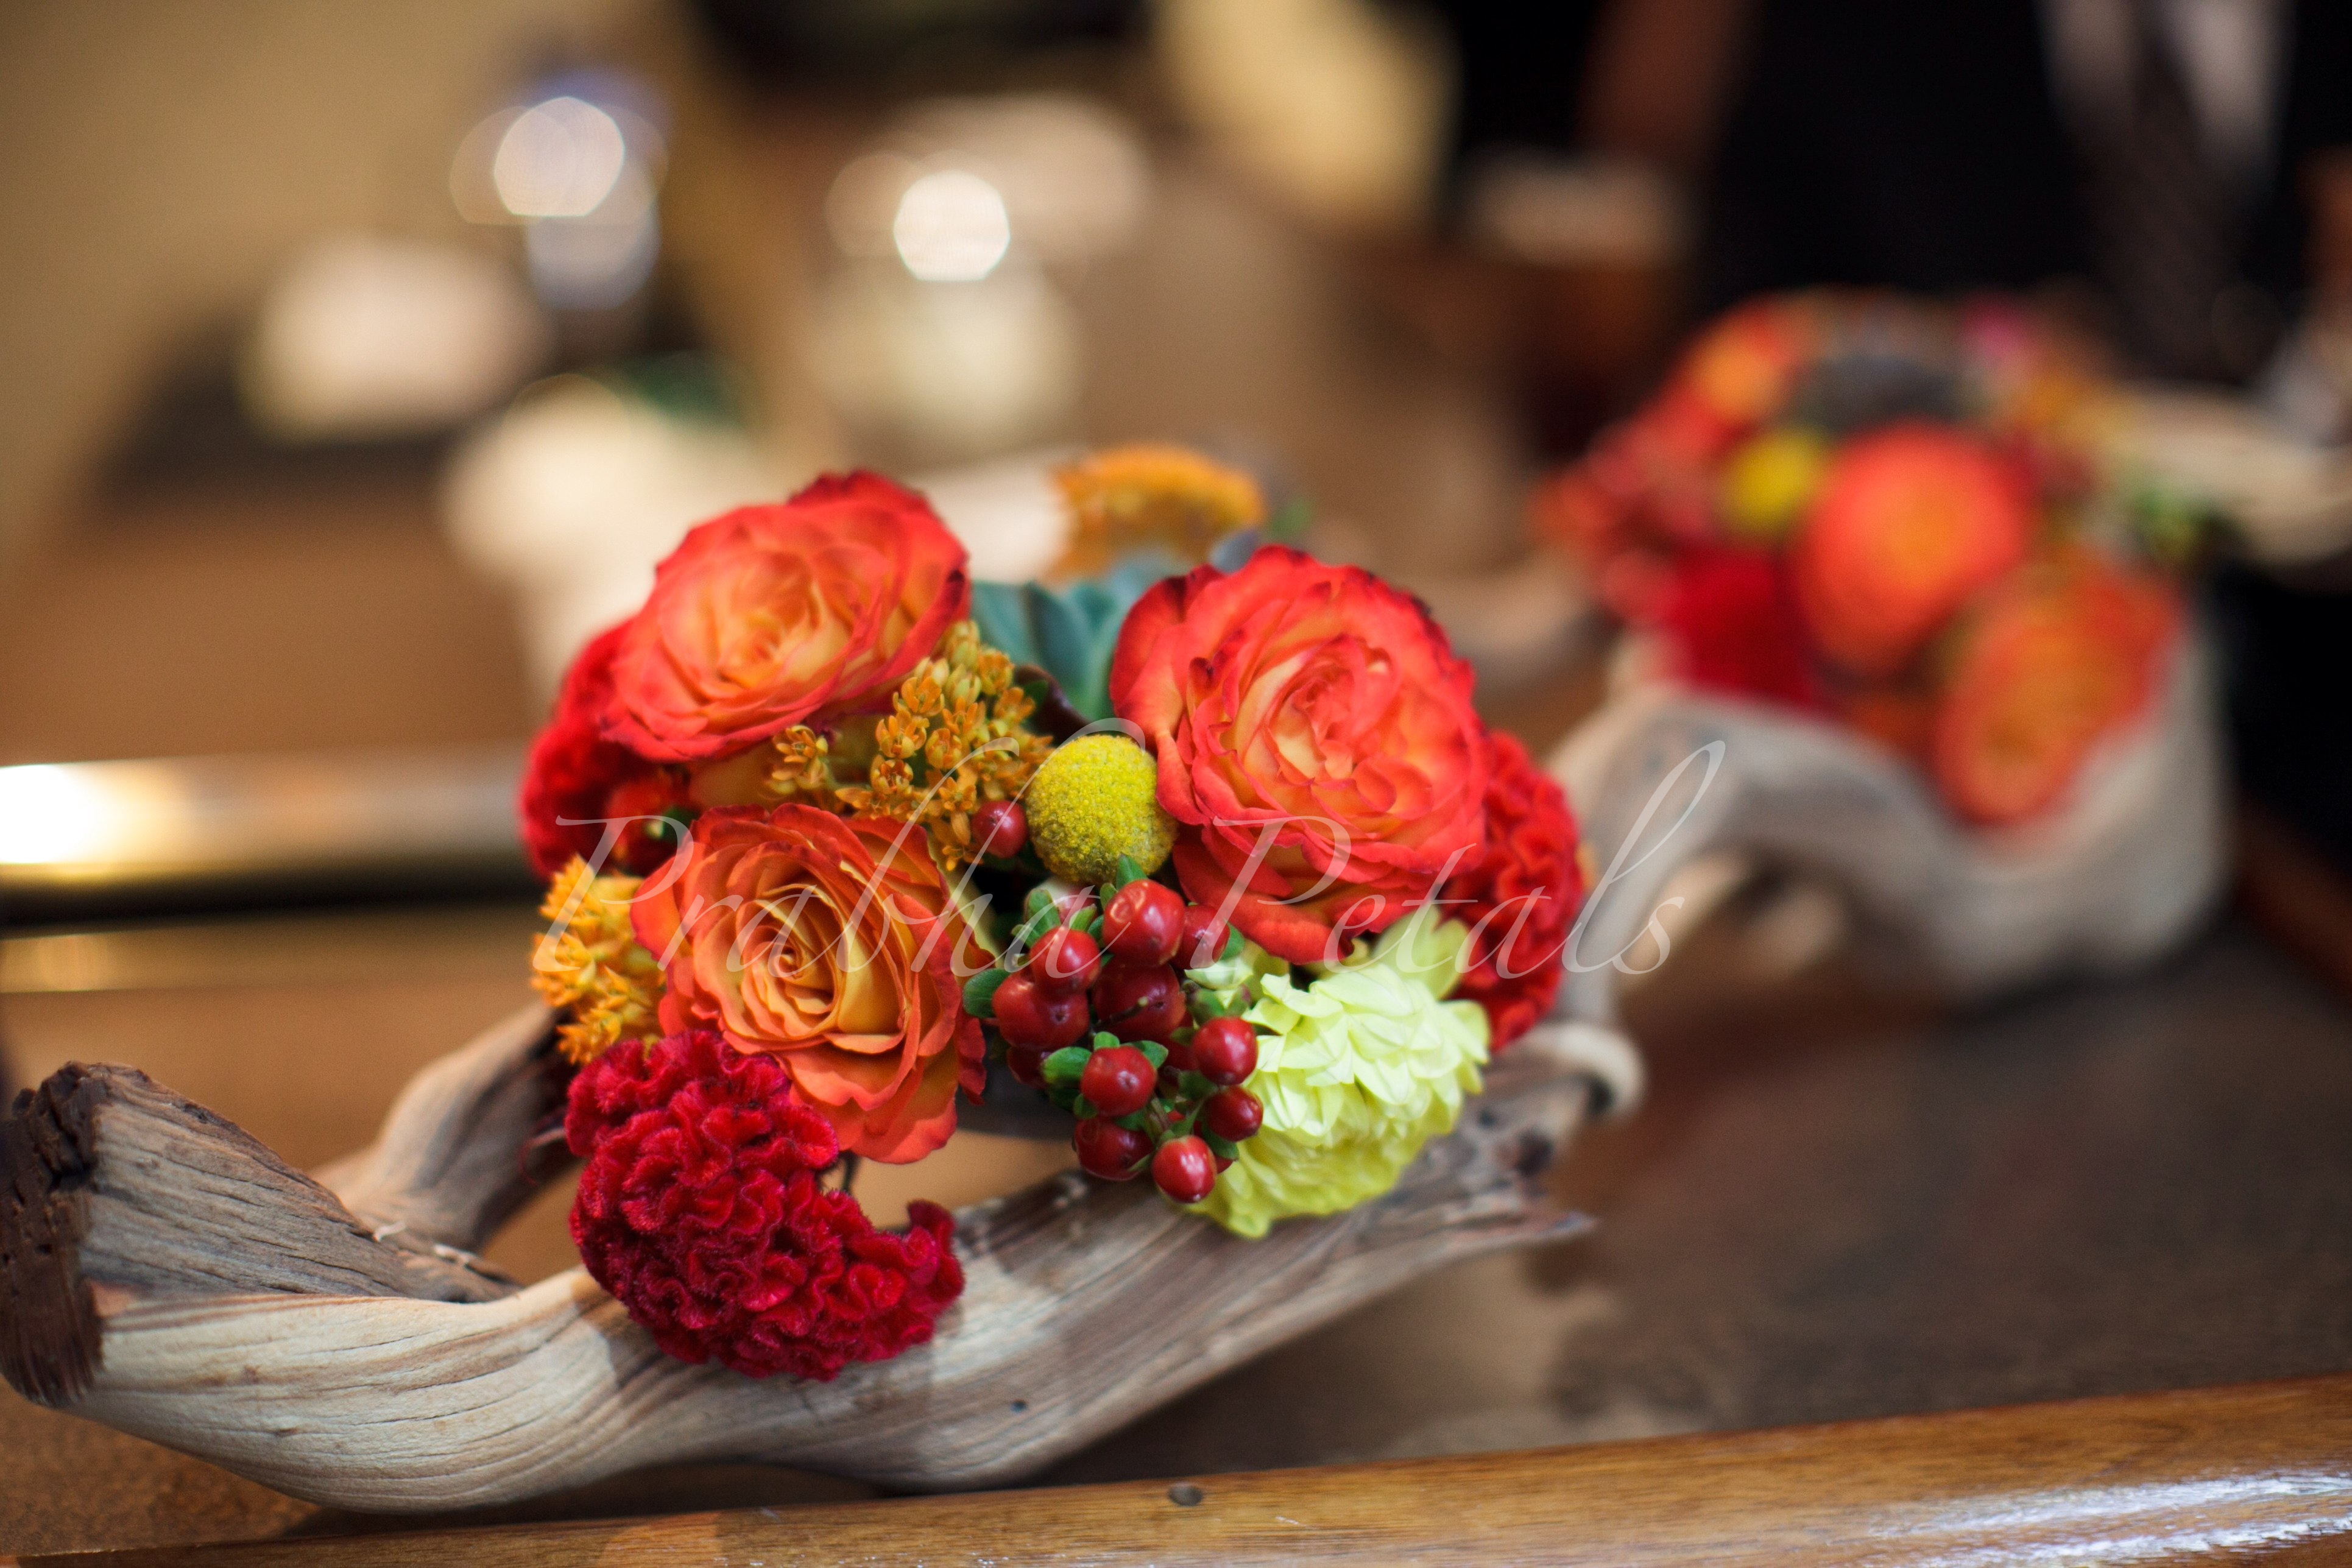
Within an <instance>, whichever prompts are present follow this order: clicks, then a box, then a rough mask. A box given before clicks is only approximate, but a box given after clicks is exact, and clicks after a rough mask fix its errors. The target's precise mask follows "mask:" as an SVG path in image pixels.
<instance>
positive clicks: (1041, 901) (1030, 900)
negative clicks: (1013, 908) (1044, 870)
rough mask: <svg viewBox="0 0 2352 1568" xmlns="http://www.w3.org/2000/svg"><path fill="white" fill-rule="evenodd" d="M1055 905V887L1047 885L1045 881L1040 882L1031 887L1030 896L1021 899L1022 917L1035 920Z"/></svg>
mask: <svg viewBox="0 0 2352 1568" xmlns="http://www.w3.org/2000/svg"><path fill="white" fill-rule="evenodd" d="M1053 907H1054V889H1051V888H1048V887H1047V886H1045V883H1043V882H1040V883H1038V884H1037V885H1036V886H1035V887H1034V888H1032V889H1029V892H1028V896H1027V897H1025V898H1024V899H1023V900H1021V914H1022V918H1023V919H1024V920H1035V919H1036V918H1037V917H1038V916H1039V915H1041V914H1044V913H1045V912H1046V911H1047V910H1051V909H1053Z"/></svg>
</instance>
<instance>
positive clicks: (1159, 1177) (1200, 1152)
mask: <svg viewBox="0 0 2352 1568" xmlns="http://www.w3.org/2000/svg"><path fill="white" fill-rule="evenodd" d="M1151 1179H1152V1181H1153V1182H1155V1183H1157V1184H1159V1187H1160V1191H1161V1192H1163V1193H1166V1194H1168V1195H1169V1196H1170V1197H1171V1198H1174V1199H1175V1200H1176V1201H1177V1202H1178V1203H1180V1204H1197V1203H1199V1202H1200V1201H1201V1200H1202V1198H1205V1197H1207V1196H1208V1195H1209V1190H1210V1189H1211V1188H1213V1187H1214V1186H1215V1185H1216V1184H1217V1157H1216V1156H1215V1155H1214V1154H1212V1153H1211V1152H1209V1146H1208V1145H1207V1144H1206V1143H1203V1142H1201V1141H1200V1140H1199V1139H1198V1138H1171V1139H1170V1140H1168V1142H1165V1143H1162V1144H1161V1145H1160V1152H1159V1153H1157V1154H1154V1155H1153V1156H1151Z"/></svg>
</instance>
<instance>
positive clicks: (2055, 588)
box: [1929, 551, 2180, 823]
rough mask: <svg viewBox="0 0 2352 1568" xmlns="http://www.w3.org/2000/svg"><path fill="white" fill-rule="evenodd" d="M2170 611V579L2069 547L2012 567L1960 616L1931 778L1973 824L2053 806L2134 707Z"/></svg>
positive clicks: (2145, 689)
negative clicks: (2094, 750)
mask: <svg viewBox="0 0 2352 1568" xmlns="http://www.w3.org/2000/svg"><path fill="white" fill-rule="evenodd" d="M2179 615H2180V608H2179V600H2178V598H2177V597H2176V596H2175V595H2174V593H2173V591H2172V589H2171V587H2170V585H2169V584H2165V583H2163V582H2161V581H2159V580H2158V579H2156V578H2154V577H2152V576H2148V575H2145V574H2137V573H2128V572H2126V571H2123V570H2121V569H2119V568H2117V567H2116V566H2113V565H2111V564H2109V563H2106V562H2105V561H2104V560H2101V559H2100V558H2099V557H2097V556H2095V555H2094V554H2092V553H2091V552H2088V551H2076V552H2070V553H2069V554H2067V555H2065V556H2062V557H2059V558H2057V559H2055V560H2052V561H2049V562H2043V563H2035V564H2034V565H2032V566H2031V567H2028V568H2027V569H2026V570H2024V571H2022V572H2020V573H2018V574H2016V575H2015V576H2013V577H2012V578H2011V579H2010V580H2009V581H2007V582H2005V583H2003V584H2000V586H1999V587H1997V588H1995V589H1994V590H1993V591H1992V592H1991V593H1990V594H1989V595H1986V596H1985V600H1984V602H1983V603H1982V604H1981V605H1979V606H1978V607H1977V608H1976V610H1975V611H1974V612H1973V613H1972V615H1971V616H1970V617H1969V622H1968V624H1967V625H1966V626H1965V627H1964V628H1963V630H1962V632H1961V634H1960V640H1959V644H1958V650H1957V654H1956V657H1955V658H1954V659H1953V661H1952V665H1951V668H1950V671H1949V673H1948V675H1947V677H1946V679H1945V681H1944V689H1943V694H1942V699H1941V700H1940V701H1939V702H1938V703H1937V708H1936V711H1935V718H1934V728H1933V731H1932V734H1931V737H1930V742H1929V744H1930V752H1929V763H1930V765H1931V767H1932V768H1933V770H1934V773H1935V776H1936V784H1937V788H1939V789H1940V790H1941V791H1942V792H1943V795H1944V798H1945V800H1946V801H1947V802H1948V803H1949V804H1950V805H1951V807H1952V809H1953V810H1955V811H1957V812H1958V813H1959V814H1960V815H1961V816H1965V817H1967V818H1969V820H1971V821H1974V822H1982V823H2004V822H2017V821H2021V820H2022V819H2024V818H2026V817H2029V816H2033V815H2034V814H2035V813H2037V812H2039V811H2042V809H2044V808H2045V807H2047V806H2049V805H2052V804H2053V803H2054V802H2055V801H2056V800H2057V799H2058V798H2059V797H2060V796H2061V795H2063V793H2064V792H2065V790H2066V787H2067V785H2068V784H2072V783H2073V782H2074V775H2075V773H2076V772H2077V771H2078V770H2079V769H2080V768H2081V766H2082V764H2083V761H2084V758H2085V757H2086V756H2088V755H2089V753H2090V752H2091V750H2092V748H2093V747H2094V746H2095V745H2096V744H2097V742H2099V740H2100V739H2101V738H2102V737H2103V736H2105V735H2106V734H2108V733H2110V732H2111V731H2114V730H2115V728H2116V726H2117V725H2119V724H2121V723H2123V722H2124V721H2126V720H2127V719H2129V718H2130V717H2131V716H2132V715H2133V714H2135V713H2137V712H2138V711H2139V710H2140V709H2141V707H2142V706H2143V705H2144V704H2145V703H2146V702H2147V700H2148V696H2149V694H2150V692H2151V691H2152V690H2153V689H2154V685H2155V673H2156V668H2157V664H2158V654H2159V653H2160V652H2161V651H2162V650H2163V648H2164V647H2166V646H2167V645H2168V643H2169V642H2170V641H2171V638H2172V636H2173V632H2174V628H2175V627H2176V626H2178V624H2179Z"/></svg>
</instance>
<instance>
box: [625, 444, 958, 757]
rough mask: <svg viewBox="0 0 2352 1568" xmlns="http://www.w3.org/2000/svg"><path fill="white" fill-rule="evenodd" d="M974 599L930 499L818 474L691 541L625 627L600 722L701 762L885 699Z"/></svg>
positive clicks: (864, 480)
mask: <svg viewBox="0 0 2352 1568" xmlns="http://www.w3.org/2000/svg"><path fill="white" fill-rule="evenodd" d="M970 606H971V575H970V573H969V572H968V571H967V569H966V565H965V555H964V548H963V546H962V545H961V543H959V542H957V540H956V538H955V536H954V535H953V534H951V533H950V532H949V531H947V529H946V527H945V526H944V525H943V524H942V523H941V522H940V520H939V518H938V517H937V516H935V515H934V514H933V513H932V511H931V509H930V506H929V503H927V502H926V501H925V500H923V498H922V497H920V496H919V495H917V494H915V493H914V492H913V491H912V490H908V489H900V488H899V487H898V486H897V485H894V484H892V483H891V482H890V481H889V480H887V479H879V478H877V477H876V476H875V475H872V474H866V473H857V474H849V475H846V476H832V477H828V478H825V479H819V480H817V481H816V482H815V483H814V484H813V485H811V486H809V487H808V488H807V489H804V490H803V491H801V493H800V494H798V495H796V496H794V497H793V499H792V500H788V501H786V502H784V503H783V504H782V506H747V507H744V508H741V509H740V510H736V511H730V512H729V513H727V515H725V516H724V517H720V518H716V519H713V520H712V521H709V522H706V523H704V524H702V525H701V526H700V527H698V528H697V529H696V530H694V531H693V532H691V533H689V534H688V535H687V536H686V539H685V541H684V542H682V543H680V544H679V545H678V547H677V549H676V550H674V551H672V552H670V555H669V558H668V559H667V560H666V561H664V562H663V563H661V566H660V568H659V569H658V570H657V571H656V573H655V574H654V590H653V594H652V595H651V596H650V597H648V598H647V599H646V605H645V608H644V609H642V610H640V611H638V612H637V615H636V617H635V619H634V620H632V621H631V622H630V623H629V624H628V626H627V628H626V629H625V631H624V632H623V633H622V634H621V640H620V644H619V647H617V648H616V649H615V650H614V659H613V697H612V703H611V706H610V707H608V708H607V709H606V710H605V715H604V732H605V734H606V735H607V736H608V737H609V738H610V739H612V740H614V741H617V742H620V743H621V744H622V745H624V746H626V747H628V748H629V749H630V750H631V751H633V752H636V753H637V754H638V755H640V756H643V757H647V758H651V759H653V760H656V761H658V762H672V763H679V762H700V761H704V760H707V759H709V758H712V757H719V756H724V755H726V754H728V753H729V752H740V751H742V750H744V749H745V748H747V747H749V746H750V745H751V743H752V742H756V741H761V740H764V739H766V738H767V737H768V736H770V735H772V734H774V733H776V732H777V731H780V730H782V729H785V728H787V727H789V726H791V725H793V724H800V723H806V722H809V721H822V720H823V719H824V718H826V717H829V716H832V715H835V714H840V713H846V712H855V711H857V710H861V709H865V708H878V707H882V706H885V705H887V703H888V701H889V696H890V692H891V690H892V689H894V688H895V687H897V685H898V682H899V681H901V680H903V679H906V676H907V672H908V670H911V669H912V668H914V667H915V666H916V664H917V663H919V661H920V660H922V659H923V658H926V657H928V656H929V653H930V651H931V649H932V648H933V647H935V646H937V644H938V643H939V640H940V634H941V633H942V632H944V631H946V630H947V628H948V627H949V626H950V625H952V624H953V623H955V622H957V621H960V620H961V619H962V618H963V617H964V615H965V613H966V611H967V610H968V609H969V608H970Z"/></svg>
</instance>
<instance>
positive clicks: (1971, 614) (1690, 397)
mask: <svg viewBox="0 0 2352 1568" xmlns="http://www.w3.org/2000/svg"><path fill="white" fill-rule="evenodd" d="M2126 417H2127V413H2126V409H2125V408H2124V407H2123V406H2122V405H2121V403H2120V401H2119V399H2118V397H2117V395H2116V392H2115V389H2114V387H2113V385H2112V384H2111V383H2110V382H2109V381H2108V379H2107V378H2106V377H2105V375H2104V374H2102V373H2101V371H2100V370H2099V368H2098V366H2097V362H2096V360H2095V356H2094V355H2093V353H2091V352H2090V351H2089V350H2088V349H2087V348H2085V347H2084V346H2083V345H2081V344H2080V343H2078V342H2074V341H2071V340H2069V339H2068V338H2067V337H2066V336H2065V335H2063V333H2060V332H2058V331H2053V329H2052V328H2051V327H2049V326H2048V325H2047V324H2046V323H2044V322H2042V321H2039V320H2037V319H2036V318H2035V317H2034V316H2033V315H2032V313H2031V312H2029V311H2028V310H2024V309H2023V308H2021V307H2020V306H2018V305H2015V304H2012V303H2010V302H2006V301H2002V300H1992V299H1985V300H1973V301H1970V302H1969V303H1966V304H1963V305H1960V306H1957V307H1953V308H1949V309H1937V308H1935V307H1932V306H1928V305H1926V304H1922V303H1917V302H1914V301H1911V300H1905V299H1900V298H1896V297H1892V296H1882V295H1867V294H1838V293H1811V294H1799V295H1788V296H1778V297H1773V298H1770V299H1767V300H1759V301H1756V302H1754V303H1751V304H1748V305H1746V306H1742V307H1741V308H1739V309H1738V310H1734V311H1732V312H1731V313H1729V314H1727V315H1726V316H1725V317H1723V318H1721V319H1720V320H1718V321H1716V322H1714V323H1713V324H1711V325H1710V326H1708V327H1706V329H1704V330H1703V331H1701V332H1700V333H1699V334H1698V335H1697V337H1696V339H1695V340H1694V342H1692V343H1691V344H1690V346H1689V347H1688V348H1686V349H1685V351H1683V353H1681V355H1680V356H1679V357H1678V358H1677V360H1676V361H1675V367H1674V369H1673V370H1672V372H1671V373H1670V374H1668V376H1667V377H1666V380H1665V382H1664V384H1663V386H1662V387H1661V388H1660V389H1659V391H1658V392H1657V393H1656V395H1654V396H1653V397H1652V398H1651V399H1650V400H1649V401H1648V402H1647V403H1645V404H1644V405H1643V406H1642V407H1641V408H1640V409H1639V410H1637V411H1636V412H1635V413H1634V414H1633V416H1630V417H1629V418H1627V419H1626V420H1624V421H1623V422H1622V423H1620V424H1618V425H1615V426H1612V427H1610V428H1609V429H1607V430H1605V431H1603V432H1602V433H1601V435H1600V436H1599V437H1597V438H1596V440H1595V441H1594V443H1593V447H1592V450H1591V452H1590V453H1589V454H1588V455H1587V456H1586V457H1585V458H1582V459H1580V461H1578V462H1577V463H1575V464H1573V465H1571V466H1570V467H1568V468H1565V469H1563V470H1561V471H1560V472H1559V474H1557V475H1556V476H1554V477H1553V478H1552V479H1549V481H1548V482H1547V483H1546V484H1545V485H1544V486H1543V487H1542V488H1541V489H1539V490H1538V492H1537V494H1536V497H1535V499H1534V501H1533V503H1532V511H1533V516H1534V521H1535V523H1536V526H1537V527H1538V530H1539V531H1540V532H1541V534H1542V536H1543V537H1544V538H1545V539H1547V540H1548V541H1549V542H1551V543H1552V544H1553V545H1555V546H1556V547H1558V548H1560V549H1563V550H1565V551H1567V552H1569V553H1570V555H1571V556H1572V557H1573V558H1574V559H1575V560H1576V561H1577V562H1578V563H1579V564H1580V566H1581V567H1582V568H1583V569H1584V570H1585V572H1586V573H1587V574H1588V576H1589V579H1590V581H1591V583H1592V584H1593V586H1594V589H1595V591H1596V593H1597V594H1598V595H1599V596H1600V598H1601V601H1602V602H1603V603H1604V604H1605V605H1607V606H1608V608H1609V609H1610V611H1611V612H1612V614H1614V615H1615V616H1618V617H1619V618H1621V619H1622V620H1623V621H1624V622H1625V623H1626V624H1628V625H1629V626H1633V628H1635V629H1636V630H1637V631H1638V632H1639V633H1640V634H1641V637H1640V639H1639V641H1638V642H1637V644H1636V646H1635V647H1634V648H1633V650H1632V656H1633V662H1634V666H1635V668H1639V669H1641V670H1645V671H1646V672H1648V673H1651V674H1654V675H1658V676H1665V677H1671V678H1675V679H1682V680H1685V681H1687V682H1689V683H1690V684H1692V685H1694V686H1696V687H1700V688H1703V689H1708V690H1713V691H1717V692H1724V693H1729V694H1732V695H1736V696H1740V697H1746V698H1752V699H1758V700H1766V701H1769V702H1773V703H1778V704H1780V705H1783V706H1786V707H1789V708H1791V709H1796V710H1803V711H1807V712H1811V713H1815V714H1819V715H1822V716H1825V717H1829V718H1832V719H1834V720H1835V721H1839V722H1842V723H1844V724H1846V725H1849V726H1851V727H1852V728H1853V729H1854V730H1856V731H1861V732H1863V733H1864V734H1866V735H1869V736H1871V737H1872V738H1873V739H1874V740H1876V741H1878V742H1881V743H1883V744H1885V745H1886V746H1889V747H1892V748H1894V749H1895V750H1896V751H1898V752H1903V753H1905V754H1906V755H1908V756H1912V757H1915V758H1916V759H1917V760H1918V761H1919V762H1920V763H1921V764H1922V765H1923V766H1925V767H1926V768H1927V771H1928V773H1929V774H1930V775H1931V776H1932V778H1933V780H1934V782H1935V785H1936V788H1937V790H1938V791H1939V792H1940V794H1941V795H1942V796H1943V798H1944V800H1945V802H1946V804H1947V805H1948V806H1949V807H1950V809H1951V810H1952V811H1954V812H1955V813H1956V814H1958V815H1959V816H1962V817H1964V818H1966V819H1968V820H1969V821H1971V822H1976V823H1980V824H1987V825H1992V824H2003V823H2012V822H2018V821H2022V820H2025V819H2027V818H2030V817H2032V816H2035V815H2036V814H2038V813H2040V812H2042V811H2044V810H2046V809H2048V808H2050V807H2051V806H2053V805H2054V804H2056V803H2057V802H2059V801H2060V800H2062V799H2063V797H2064V796H2065V795H2066V792H2067V789H2068V786H2069V785H2070V784H2072V782H2073V781H2074V776H2075V774H2076V773H2077V772H2078V771H2079V770H2080V769H2081V767H2082V766H2083V765H2084V763H2085V762H2086V760H2087V759H2088V758H2089V757H2090V756H2091V755H2092V753H2093V752H2094V751H2095V748H2096V747H2097V745H2098V743H2099V742H2101V741H2102V740H2103V739H2105V738H2106V737H2108V736H2110V735H2111V734H2113V733H2114V732H2115V731H2117V730H2118V729H2119V728H2121V727H2122V726H2124V725H2126V724H2128V723H2129V722H2130V721H2132V720H2133V719H2134V718H2135V717H2137V715H2138V714H2139V713H2140V712H2141V710H2143V709H2144V708H2145V706H2146V705H2147V699H2148V696H2149V693H2150V692H2151V691H2152V690H2153V689H2156V687H2157V686H2158V684H2160V682H2161V679H2162V677H2163V673H2164V668H2165V664H2166V661H2167V660H2168V659H2169V658H2172V657H2173V655H2174V652H2175V645H2176V643H2177V640H2178V638H2179V636H2180V634H2181V627H2182V617H2183V613H2184V612H2183V606H2182V602H2181V596H2180V594H2179V589H2178V588H2177V587H2176V586H2175V584H2174V583H2173V581H2172V579H2171V577H2170V575H2169V574H2168V572H2167V571H2165V570H2164V569H2163V568H2162V567H2161V566H2160V565H2159V564H2158V561H2157V560H2156V558H2155V556H2154V554H2153V551H2154V549H2156V548H2168V549H2170V550H2171V552H2173V554H2174V557H2175V558H2176V559H2178V558H2179V552H2180V551H2181V549H2182V546H2183V541H2181V540H2180V539H2179V538H2178V537H2176V536H2175V535H2174V534H2171V533H2168V532H2165V531H2163V530H2162V525H2163V524H2164V523H2166V522H2168V521H2170V519H2171V517H2172V514H2171V513H2169V512H2167V511H2163V510H2158V509H2154V508H2151V507H2148V506H2146V505H2142V504H2140V502H2139V500H2138V498H2137V495H2136V493H2134V492H2133V491H2132V490H2131V489H2130V488H2129V486H2128V484H2127V482H2126V481H2127V479H2128V478H2129V476H2127V475H2126V473H2124V472H2121V471H2119V470H2118V469H2117V468H2116V465H2114V464H2112V463H2110V462H2109V461H2107V460H2106V457H2105V454H2106V451H2107V448H2108V447H2109V445H2110V442H2109V440H2108V439H2107V436H2106V431H2107V427H2109V426H2113V425H2115V424H2116V423H2117V422H2119V421H2121V420H2123V419H2125V418H2126Z"/></svg>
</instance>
